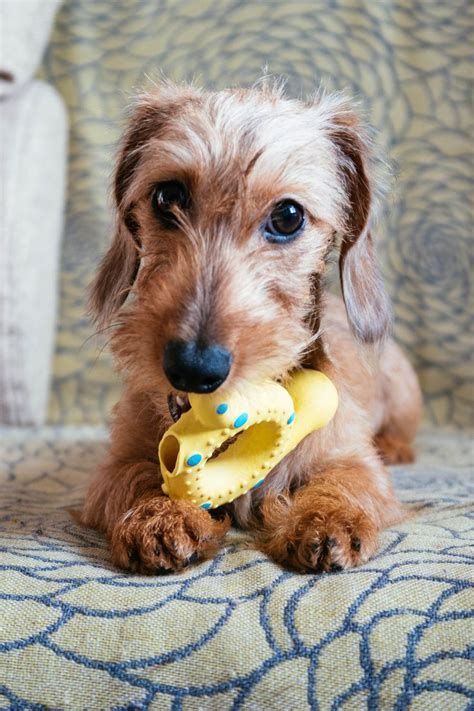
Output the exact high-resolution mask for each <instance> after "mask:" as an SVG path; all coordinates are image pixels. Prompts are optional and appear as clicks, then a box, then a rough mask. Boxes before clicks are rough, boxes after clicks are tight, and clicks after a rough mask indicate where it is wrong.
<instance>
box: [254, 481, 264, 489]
mask: <svg viewBox="0 0 474 711" xmlns="http://www.w3.org/2000/svg"><path fill="white" fill-rule="evenodd" d="M264 481H265V480H264V479H260V481H257V483H256V484H254V485H253V486H252V489H258V487H259V486H262V484H263V482H264Z"/></svg>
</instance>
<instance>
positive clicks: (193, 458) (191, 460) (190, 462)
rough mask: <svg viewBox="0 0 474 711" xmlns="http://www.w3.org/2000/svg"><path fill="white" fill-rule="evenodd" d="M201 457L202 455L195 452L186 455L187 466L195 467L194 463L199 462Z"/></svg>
mask: <svg viewBox="0 0 474 711" xmlns="http://www.w3.org/2000/svg"><path fill="white" fill-rule="evenodd" d="M201 459H202V455H201V454H199V453H198V452H196V454H191V456H190V457H188V459H187V461H186V464H187V465H188V467H195V466H196V464H199V462H200V461H201Z"/></svg>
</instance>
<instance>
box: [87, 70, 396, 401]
mask: <svg viewBox="0 0 474 711" xmlns="http://www.w3.org/2000/svg"><path fill="white" fill-rule="evenodd" d="M372 192H373V185H372V181H371V176H370V175H369V167H368V140H367V136H366V133H365V130H364V129H363V127H362V125H361V123H360V122H359V120H358V118H357V116H356V114H355V113H354V111H353V110H352V108H351V106H350V105H349V104H348V103H346V101H345V100H343V99H342V98H341V97H339V96H321V97H318V98H316V99H315V100H314V101H311V102H308V103H303V102H300V101H294V100H289V99H287V98H284V97H283V95H282V92H281V90H280V89H279V88H275V87H273V88H265V87H264V88H260V89H250V90H232V91H221V92H217V93H205V92H202V91H200V90H197V89H195V88H193V87H189V86H186V87H176V86H174V85H171V84H168V83H164V84H163V85H162V86H160V87H159V88H158V89H157V90H156V91H155V92H153V93H150V94H147V95H145V96H142V97H141V98H140V99H139V100H138V102H137V104H136V106H135V108H134V110H133V112H132V115H131V118H130V121H129V125H128V129H127V131H126V133H125V136H124V140H123V143H122V147H121V151H120V156H119V160H118V165H117V169H116V174H115V202H116V208H117V230H116V234H115V237H114V239H113V242H112V244H111V247H110V249H109V251H108V252H107V254H106V255H105V257H104V259H103V261H102V263H101V266H100V269H99V272H98V275H97V277H96V280H95V282H94V284H93V287H92V296H91V305H92V309H93V312H94V314H95V315H96V317H97V319H98V320H99V322H100V323H102V324H105V323H109V322H112V321H114V320H115V321H117V328H116V330H115V333H114V336H113V340H112V343H113V349H114V352H115V354H116V356H117V357H118V360H119V363H120V364H121V365H123V367H124V368H125V369H127V370H128V372H129V373H130V375H131V376H132V377H133V378H134V380H135V381H136V384H137V386H140V384H142V385H143V387H144V388H155V387H156V388H157V389H160V388H161V389H163V388H164V387H167V388H168V389H169V383H171V385H172V386H173V388H174V389H176V390H180V391H185V392H187V391H197V392H209V391H212V390H214V389H216V388H217V387H219V385H220V384H221V383H223V382H224V381H227V384H230V383H235V382H236V381H237V380H239V379H240V378H243V379H253V380H255V379H260V378H264V377H273V378H274V377H280V376H284V375H285V374H286V373H287V372H289V371H290V370H291V369H292V368H294V367H295V366H296V365H297V364H298V363H300V362H301V360H302V358H303V357H304V354H305V353H306V352H307V350H308V348H309V346H310V344H311V343H312V341H313V340H314V338H315V328H317V323H318V318H317V313H318V311H317V310H318V303H317V301H318V283H319V276H320V275H321V274H322V272H323V270H324V268H325V264H326V261H327V259H328V255H329V253H330V251H331V249H332V247H333V245H334V242H335V237H336V235H337V234H339V235H341V246H340V273H341V281H342V288H343V293H344V300H345V304H346V308H347V313H348V317H349V322H350V324H351V326H352V328H353V331H354V333H355V335H356V337H357V338H358V339H359V340H360V341H362V342H374V341H377V340H379V339H380V338H382V337H383V335H384V334H385V332H386V330H387V327H388V325H389V320H390V316H389V308H388V305H387V299H386V297H385V294H384V291H383V287H382V283H381V279H380V276H379V272H378V268H377V264H376V261H375V256H374V251H373V245H372V239H371V234H370V220H371V211H372ZM130 292H132V298H131V299H130V300H129V302H128V303H127V305H126V306H124V305H123V304H124V302H125V300H126V299H127V296H128V295H129V293H130ZM168 381H169V382H168Z"/></svg>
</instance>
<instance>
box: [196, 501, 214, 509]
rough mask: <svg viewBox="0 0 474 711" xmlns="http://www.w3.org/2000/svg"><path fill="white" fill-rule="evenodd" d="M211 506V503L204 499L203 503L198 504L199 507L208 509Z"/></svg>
mask: <svg viewBox="0 0 474 711" xmlns="http://www.w3.org/2000/svg"><path fill="white" fill-rule="evenodd" d="M211 506H212V503H211V502H210V501H206V502H205V503H204V504H201V505H200V507H199V508H200V509H210V508H211Z"/></svg>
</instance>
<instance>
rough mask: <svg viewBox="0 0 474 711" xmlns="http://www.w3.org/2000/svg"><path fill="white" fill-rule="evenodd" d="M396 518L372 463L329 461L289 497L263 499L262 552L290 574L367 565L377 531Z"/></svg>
mask: <svg viewBox="0 0 474 711" xmlns="http://www.w3.org/2000/svg"><path fill="white" fill-rule="evenodd" d="M401 518H403V512H402V508H401V506H400V504H399V503H398V502H397V501H396V499H395V497H394V495H393V493H392V489H391V485H390V482H389V479H388V474H387V473H386V472H385V471H384V469H383V466H382V464H381V463H379V462H378V460H376V459H375V458H374V459H373V460H369V461H362V460H360V461H354V460H347V461H335V462H332V463H331V464H328V466H327V468H325V469H324V470H321V472H320V473H318V474H316V475H315V476H314V477H313V478H312V479H311V481H310V482H309V483H308V484H307V485H306V486H304V487H302V488H301V489H299V490H298V491H297V492H296V493H295V494H294V496H292V497H290V496H283V495H280V496H278V497H275V498H271V497H267V498H266V499H265V500H264V502H263V504H262V519H263V526H264V537H263V549H264V550H265V552H266V553H267V554H268V555H269V556H270V557H272V558H273V559H274V560H276V561H277V562H279V563H281V564H283V565H285V566H287V567H290V568H292V569H295V570H300V571H321V572H323V571H325V572H329V571H337V570H342V569H344V568H350V567H352V566H356V565H359V564H361V563H364V562H365V561H367V560H368V559H369V558H370V557H371V556H372V555H373V554H374V553H375V551H376V549H377V539H378V534H379V532H380V530H381V529H383V528H384V527H386V526H388V525H390V524H392V523H394V522H395V521H399V520H401Z"/></svg>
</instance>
